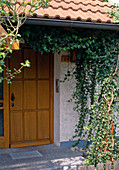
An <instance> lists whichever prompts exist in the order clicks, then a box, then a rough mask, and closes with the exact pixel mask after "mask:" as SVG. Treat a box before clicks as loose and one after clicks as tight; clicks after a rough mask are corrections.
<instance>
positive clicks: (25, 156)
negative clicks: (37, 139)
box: [0, 145, 84, 170]
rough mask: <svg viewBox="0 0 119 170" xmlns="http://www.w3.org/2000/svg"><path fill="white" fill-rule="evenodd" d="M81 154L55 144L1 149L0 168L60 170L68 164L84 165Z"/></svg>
mask: <svg viewBox="0 0 119 170" xmlns="http://www.w3.org/2000/svg"><path fill="white" fill-rule="evenodd" d="M80 155H81V153H80V152H73V151H71V150H70V149H64V148H59V147H57V146H55V145H42V146H34V147H25V148H15V149H0V170H21V169H22V170H54V169H57V170H60V169H62V167H65V166H66V165H79V166H81V165H83V161H84V158H83V157H81V156H80Z"/></svg>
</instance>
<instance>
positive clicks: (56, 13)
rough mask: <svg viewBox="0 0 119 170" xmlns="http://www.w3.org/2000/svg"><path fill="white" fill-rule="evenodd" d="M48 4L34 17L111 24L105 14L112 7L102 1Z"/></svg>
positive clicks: (66, 0) (68, 0) (61, 0)
mask: <svg viewBox="0 0 119 170" xmlns="http://www.w3.org/2000/svg"><path fill="white" fill-rule="evenodd" d="M20 1H22V0H19V2H20ZM49 3H50V5H49V7H47V8H44V9H43V8H40V9H39V10H37V11H35V12H34V16H35V17H38V18H44V17H45V18H46V17H47V18H49V19H58V18H59V19H61V20H67V19H68V20H74V21H76V20H81V21H91V22H102V23H107V22H108V23H112V21H113V18H111V17H110V16H109V14H108V13H107V11H110V10H111V6H112V5H111V4H110V3H108V2H104V1H102V0H50V2H49Z"/></svg>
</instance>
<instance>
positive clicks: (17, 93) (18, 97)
mask: <svg viewBox="0 0 119 170" xmlns="http://www.w3.org/2000/svg"><path fill="white" fill-rule="evenodd" d="M10 86H11V87H10V110H22V105H23V100H22V91H23V85H22V81H19V80H18V81H12V83H11V85H10ZM12 93H13V94H14V97H15V98H14V107H12V101H11V95H12Z"/></svg>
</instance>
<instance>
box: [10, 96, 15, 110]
mask: <svg viewBox="0 0 119 170" xmlns="http://www.w3.org/2000/svg"><path fill="white" fill-rule="evenodd" d="M14 99H15V97H14V93H12V94H11V101H12V107H14Z"/></svg>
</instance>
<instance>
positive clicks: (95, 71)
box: [21, 26, 119, 165]
mask: <svg viewBox="0 0 119 170" xmlns="http://www.w3.org/2000/svg"><path fill="white" fill-rule="evenodd" d="M21 34H22V37H23V39H24V40H25V44H26V45H28V46H30V47H31V48H33V49H34V50H36V51H37V50H39V51H40V52H41V53H43V52H44V51H45V52H52V53H54V52H55V51H56V50H58V51H59V52H61V51H62V50H64V51H66V50H67V51H69V52H70V53H71V54H72V52H73V53H75V55H76V64H75V69H74V71H73V73H71V72H70V70H68V73H67V75H66V76H70V75H71V74H74V75H75V78H76V88H75V89H74V93H73V96H72V98H73V100H74V103H75V108H74V110H75V111H76V112H77V113H78V116H79V119H78V124H77V125H76V129H75V136H74V137H78V141H77V143H76V144H78V142H79V141H80V140H81V138H82V137H85V136H87V139H88V142H87V146H88V144H89V142H90V141H93V143H92V146H91V149H90V150H89V156H88V158H87V163H88V164H95V165H97V163H99V162H101V163H102V162H103V163H106V161H109V160H111V161H112V162H113V160H114V159H117V158H118V152H119V150H118V146H117V143H116V138H115V134H116V132H115V129H116V124H117V114H118V112H119V110H118V109H116V108H117V106H116V101H117V96H118V95H119V94H118V92H119V89H118V83H117V78H118V62H119V58H118V52H119V49H118V47H119V42H118V41H119V35H118V32H116V31H107V30H100V31H99V30H89V29H65V28H59V27H58V28H55V27H45V26H25V27H22V29H21ZM65 79H66V78H65ZM114 113H115V114H114Z"/></svg>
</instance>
